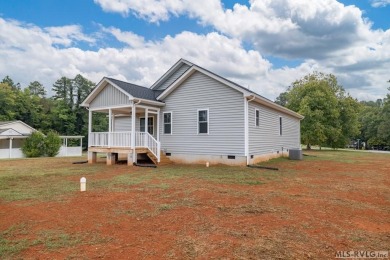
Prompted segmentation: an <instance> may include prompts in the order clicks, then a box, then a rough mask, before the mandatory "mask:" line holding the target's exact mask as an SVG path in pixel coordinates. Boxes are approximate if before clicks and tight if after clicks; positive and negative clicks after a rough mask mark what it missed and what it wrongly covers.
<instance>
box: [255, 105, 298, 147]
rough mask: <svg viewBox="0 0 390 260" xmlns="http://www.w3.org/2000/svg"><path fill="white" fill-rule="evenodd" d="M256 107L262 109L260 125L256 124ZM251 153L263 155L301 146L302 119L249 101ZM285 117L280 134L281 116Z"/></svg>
mask: <svg viewBox="0 0 390 260" xmlns="http://www.w3.org/2000/svg"><path fill="white" fill-rule="evenodd" d="M255 109H259V111H260V125H259V126H258V127H256V126H255ZM248 113H249V118H248V119H249V120H248V122H249V154H250V155H252V154H254V155H262V154H269V153H272V152H276V151H281V150H282V147H283V149H284V150H286V149H290V148H299V147H300V121H299V119H296V118H294V117H292V116H290V115H287V114H284V113H282V112H279V111H275V110H272V109H270V108H268V107H265V106H263V105H260V104H256V103H254V102H249V106H248ZM280 116H281V117H282V118H283V119H282V120H283V124H282V125H283V129H282V130H283V131H282V136H280V135H279V117H280Z"/></svg>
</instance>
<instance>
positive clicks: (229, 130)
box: [160, 72, 245, 156]
mask: <svg viewBox="0 0 390 260" xmlns="http://www.w3.org/2000/svg"><path fill="white" fill-rule="evenodd" d="M164 101H165V103H166V106H165V107H164V108H163V109H162V111H161V115H162V113H163V112H172V114H173V115H172V125H173V126H172V135H166V134H163V121H162V120H163V116H161V117H160V120H161V121H160V139H161V145H162V146H161V147H162V148H163V149H166V150H167V152H170V153H172V154H198V155H237V156H243V155H244V154H245V151H244V150H245V145H244V99H243V95H242V93H240V92H238V91H236V90H234V89H232V88H230V87H228V86H225V85H223V84H222V83H220V82H218V81H216V80H214V79H212V78H210V77H208V76H206V75H204V74H202V73H199V72H195V73H194V74H193V75H191V76H190V77H189V78H188V79H187V80H186V81H185V82H183V83H182V84H181V85H180V86H179V87H178V88H177V89H175V90H174V91H173V92H172V93H171V94H170V95H169V96H168V97H167V98H166V99H165V100H164ZM198 109H209V134H198V130H197V129H198V121H197V116H198V114H197V110H198Z"/></svg>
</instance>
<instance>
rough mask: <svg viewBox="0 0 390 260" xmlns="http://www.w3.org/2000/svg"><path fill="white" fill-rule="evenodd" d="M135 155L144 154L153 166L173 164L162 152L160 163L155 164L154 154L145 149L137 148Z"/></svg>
mask: <svg viewBox="0 0 390 260" xmlns="http://www.w3.org/2000/svg"><path fill="white" fill-rule="evenodd" d="M136 151H137V153H146V155H147V156H148V157H149V158H150V160H152V161H153V163H154V164H155V165H158V166H164V165H170V164H173V162H172V161H171V160H170V159H169V157H167V156H166V155H165V154H164V153H163V152H162V151H161V153H160V163H157V157H156V156H154V154H153V153H152V152H151V151H149V149H147V148H137V149H136Z"/></svg>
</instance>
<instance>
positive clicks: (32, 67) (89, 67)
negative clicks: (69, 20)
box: [0, 18, 271, 94]
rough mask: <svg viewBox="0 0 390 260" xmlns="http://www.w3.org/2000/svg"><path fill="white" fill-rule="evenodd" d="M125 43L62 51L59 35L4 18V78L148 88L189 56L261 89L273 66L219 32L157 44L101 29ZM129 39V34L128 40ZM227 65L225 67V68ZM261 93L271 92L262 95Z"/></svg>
mask: <svg viewBox="0 0 390 260" xmlns="http://www.w3.org/2000/svg"><path fill="white" fill-rule="evenodd" d="M102 31H103V32H105V33H106V34H109V35H108V36H107V35H106V37H112V36H114V37H115V38H117V39H118V40H121V41H124V42H126V43H127V44H128V46H126V47H124V48H122V49H116V48H101V49H99V50H98V51H85V50H81V49H79V48H75V47H63V48H59V47H58V46H57V44H58V36H57V35H53V33H52V32H49V31H48V30H45V29H41V28H39V27H37V26H33V25H26V24H22V23H18V22H15V21H8V20H4V19H1V18H0V35H7V37H3V36H0V59H1V60H2V61H3V62H2V63H0V77H4V76H5V75H10V76H11V77H12V78H13V79H14V80H15V81H17V82H21V83H22V85H23V86H26V85H28V83H29V82H30V81H33V80H38V81H40V82H42V83H44V85H45V86H46V88H48V89H50V88H51V85H52V84H53V83H54V81H55V80H57V79H58V78H60V77H61V76H67V77H74V76H75V75H76V74H78V73H81V74H82V75H84V76H86V77H88V78H90V79H91V80H93V81H95V82H98V81H99V80H100V79H101V78H102V77H103V76H113V77H116V78H119V79H123V80H128V81H130V82H133V83H136V84H140V85H144V86H150V85H151V84H152V83H153V82H154V81H155V80H157V79H158V78H159V77H160V76H161V75H162V74H163V73H164V72H165V71H166V70H168V69H169V67H170V66H172V65H173V64H174V63H175V62H176V61H177V60H178V59H180V58H186V59H188V60H190V61H193V62H195V63H197V64H199V65H200V66H204V67H205V68H207V69H210V70H212V71H214V72H216V73H220V74H221V75H222V76H227V77H229V78H231V79H233V80H236V81H237V82H238V83H242V84H243V85H251V86H253V87H255V86H258V82H257V81H259V82H260V81H261V79H262V78H264V77H266V76H267V73H268V70H269V69H270V68H271V64H270V63H269V62H268V61H267V60H265V59H263V58H262V57H261V55H260V54H259V53H258V52H256V51H246V50H245V49H244V48H243V47H242V45H241V42H240V41H239V40H236V39H230V38H228V37H226V36H223V35H221V34H218V33H215V32H213V33H209V34H207V35H198V34H195V33H192V32H182V33H180V34H178V35H176V36H166V37H165V38H164V39H162V40H160V41H156V42H145V41H144V40H143V38H142V37H140V36H138V35H136V34H134V33H132V32H123V31H121V30H119V29H117V28H113V27H110V28H102ZM126 36H130V37H129V39H127V38H126ZM221 64H223V66H221ZM263 94H267V93H266V92H263Z"/></svg>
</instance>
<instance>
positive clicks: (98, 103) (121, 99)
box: [89, 84, 131, 108]
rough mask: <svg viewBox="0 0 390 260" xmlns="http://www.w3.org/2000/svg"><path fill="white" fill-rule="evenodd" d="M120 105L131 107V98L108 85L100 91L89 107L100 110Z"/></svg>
mask: <svg viewBox="0 0 390 260" xmlns="http://www.w3.org/2000/svg"><path fill="white" fill-rule="evenodd" d="M120 105H131V101H130V100H129V97H128V96H127V95H125V94H124V93H122V92H121V91H119V90H118V89H116V88H115V87H113V86H111V85H110V84H107V85H106V86H105V87H104V88H103V90H102V91H100V93H99V94H98V95H97V96H96V97H95V98H94V99H93V100H92V102H91V103H90V105H89V107H90V108H99V107H108V106H120Z"/></svg>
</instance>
